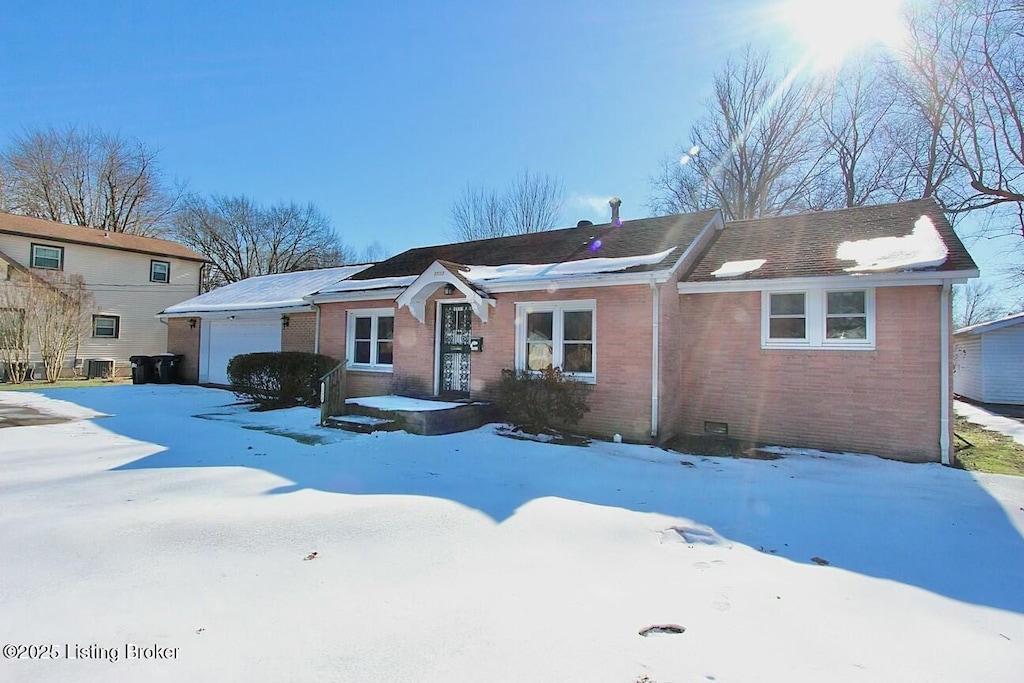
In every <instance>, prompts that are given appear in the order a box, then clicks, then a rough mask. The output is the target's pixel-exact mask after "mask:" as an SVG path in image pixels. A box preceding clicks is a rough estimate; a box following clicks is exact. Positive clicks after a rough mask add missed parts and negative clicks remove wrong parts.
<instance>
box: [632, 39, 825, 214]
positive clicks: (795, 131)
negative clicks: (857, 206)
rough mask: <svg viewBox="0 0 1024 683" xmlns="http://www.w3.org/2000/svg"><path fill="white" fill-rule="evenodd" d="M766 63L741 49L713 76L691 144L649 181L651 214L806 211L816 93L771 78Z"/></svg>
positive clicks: (814, 172) (817, 161) (815, 148)
mask: <svg viewBox="0 0 1024 683" xmlns="http://www.w3.org/2000/svg"><path fill="white" fill-rule="evenodd" d="M770 61H771V58H770V55H769V54H768V53H767V52H754V51H753V50H752V49H751V48H749V47H748V48H747V49H746V50H745V51H744V53H743V55H742V57H741V58H740V59H739V61H736V60H732V59H730V60H729V61H728V62H726V64H725V66H724V67H723V69H722V70H721V71H720V72H718V74H716V76H715V81H714V96H713V97H712V98H711V99H710V100H709V101H708V102H707V103H705V114H704V116H703V117H702V118H701V119H700V120H699V121H698V122H697V123H696V124H695V125H694V126H693V128H692V129H691V131H690V138H691V144H690V145H686V146H685V147H684V148H683V149H682V150H680V153H679V154H678V155H677V156H676V157H675V158H673V159H668V160H666V161H665V162H664V164H663V169H662V173H661V174H660V175H659V176H658V177H656V178H654V179H653V180H652V185H653V187H652V190H653V196H652V199H651V202H650V206H651V208H652V209H653V210H655V211H656V212H659V213H674V212H679V211H696V210H701V209H706V208H710V207H715V206H717V207H721V209H722V213H723V214H725V217H726V218H727V219H729V220H737V219H742V218H757V217H759V216H766V215H773V214H779V213H786V212H789V211H794V210H798V209H803V208H807V198H808V197H809V196H810V194H811V193H812V190H813V186H814V183H815V181H816V178H817V176H818V175H819V174H820V173H821V160H822V157H823V155H824V151H823V145H822V142H821V140H820V138H819V136H818V135H817V134H816V129H815V126H814V123H815V119H816V116H817V107H816V95H817V93H816V88H815V86H814V85H812V84H809V83H807V82H804V81H798V80H796V79H794V78H792V77H786V78H779V77H776V76H775V75H773V74H772V73H770V72H769V64H770Z"/></svg>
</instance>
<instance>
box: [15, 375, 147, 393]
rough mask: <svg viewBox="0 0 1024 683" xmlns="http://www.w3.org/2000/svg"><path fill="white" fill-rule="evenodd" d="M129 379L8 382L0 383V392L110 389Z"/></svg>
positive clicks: (128, 382) (129, 379) (129, 381)
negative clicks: (87, 388) (86, 388)
mask: <svg viewBox="0 0 1024 683" xmlns="http://www.w3.org/2000/svg"><path fill="white" fill-rule="evenodd" d="M130 383H131V378H122V377H118V378H117V379H114V380H109V379H84V378H81V379H62V380H60V381H59V382H54V383H53V384H50V383H49V382H46V381H42V382H39V381H31V382H22V383H21V384H12V383H10V382H3V383H0V391H39V390H41V389H82V388H85V387H110V386H117V385H122V384H130Z"/></svg>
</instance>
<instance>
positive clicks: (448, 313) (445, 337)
mask: <svg viewBox="0 0 1024 683" xmlns="http://www.w3.org/2000/svg"><path fill="white" fill-rule="evenodd" d="M472 315H473V310H472V309H471V308H470V307H469V304H441V348H440V353H441V358H440V362H439V363H438V367H439V368H440V373H441V382H440V387H441V392H440V393H441V395H443V396H450V397H452V398H468V397H469V339H470V337H471V336H472V334H473V318H472Z"/></svg>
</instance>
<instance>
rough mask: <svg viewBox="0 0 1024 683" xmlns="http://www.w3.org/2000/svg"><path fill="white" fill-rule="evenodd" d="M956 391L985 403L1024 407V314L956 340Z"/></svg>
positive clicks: (975, 328)
mask: <svg viewBox="0 0 1024 683" xmlns="http://www.w3.org/2000/svg"><path fill="white" fill-rule="evenodd" d="M953 363H954V370H953V391H954V392H955V393H957V394H959V395H960V396H963V397H964V398H969V399H972V400H974V401H980V402H982V403H1009V404H1016V405H1024V313H1018V314H1016V315H1011V316H1009V317H1006V318H1002V319H1001V320H993V321H992V322H989V323H982V324H980V325H972V326H970V327H965V328H963V329H961V330H958V331H957V333H956V334H955V335H954V336H953Z"/></svg>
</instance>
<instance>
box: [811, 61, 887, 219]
mask: <svg viewBox="0 0 1024 683" xmlns="http://www.w3.org/2000/svg"><path fill="white" fill-rule="evenodd" d="M893 103H894V97H893V95H892V91H891V89H888V88H885V87H884V84H883V83H881V80H880V78H879V77H878V76H877V75H876V74H875V72H874V71H872V70H870V69H869V68H866V67H864V66H858V67H854V68H847V69H846V70H844V71H843V72H841V73H839V74H837V75H836V78H835V79H834V80H833V81H832V82H831V83H830V84H828V86H827V89H826V91H825V92H824V93H823V97H822V101H821V103H820V104H819V106H818V119H819V125H820V126H821V130H822V134H823V137H824V142H825V144H826V145H827V146H828V150H829V151H828V156H827V157H826V159H825V165H824V166H825V171H824V172H823V174H822V176H821V177H820V182H819V183H817V185H818V188H817V190H816V194H817V195H818V196H819V197H821V199H820V200H819V201H818V202H817V203H819V204H821V205H822V208H849V207H853V206H861V205H864V204H869V203H874V202H877V201H886V200H892V199H896V198H897V197H894V196H893V195H892V193H891V192H890V189H891V186H892V183H891V175H892V173H893V172H894V166H895V157H896V148H895V146H894V145H892V144H890V142H891V131H890V130H889V125H888V123H889V122H888V115H889V112H890V111H891V109H892V106H893Z"/></svg>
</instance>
